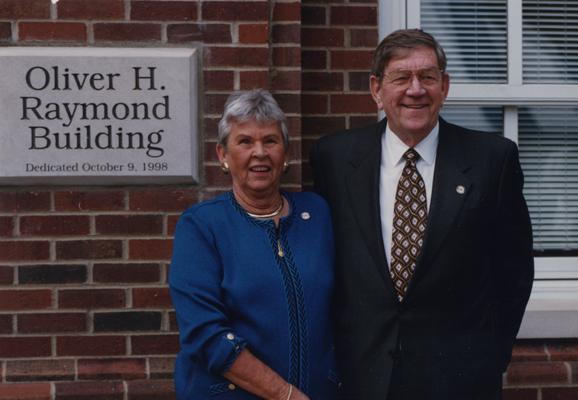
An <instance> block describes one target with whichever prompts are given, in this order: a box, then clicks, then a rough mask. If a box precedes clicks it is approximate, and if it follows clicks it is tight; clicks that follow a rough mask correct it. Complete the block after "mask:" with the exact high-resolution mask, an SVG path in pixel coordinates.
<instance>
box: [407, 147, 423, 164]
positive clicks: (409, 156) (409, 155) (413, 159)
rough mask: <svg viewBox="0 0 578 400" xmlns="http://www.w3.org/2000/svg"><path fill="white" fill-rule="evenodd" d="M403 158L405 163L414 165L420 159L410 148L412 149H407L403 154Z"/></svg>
mask: <svg viewBox="0 0 578 400" xmlns="http://www.w3.org/2000/svg"><path fill="white" fill-rule="evenodd" d="M403 158H404V159H405V160H406V161H410V162H412V163H416V162H417V160H419V158H420V157H419V153H418V152H417V151H415V149H414V148H413V147H412V148H410V149H408V150H407V151H406V152H405V153H403Z"/></svg>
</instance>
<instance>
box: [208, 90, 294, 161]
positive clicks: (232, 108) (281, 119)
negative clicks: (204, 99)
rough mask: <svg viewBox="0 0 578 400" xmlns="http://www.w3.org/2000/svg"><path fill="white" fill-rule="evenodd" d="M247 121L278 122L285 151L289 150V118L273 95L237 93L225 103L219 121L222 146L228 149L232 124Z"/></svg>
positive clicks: (218, 137) (259, 91)
mask: <svg viewBox="0 0 578 400" xmlns="http://www.w3.org/2000/svg"><path fill="white" fill-rule="evenodd" d="M247 121H256V122H259V123H273V122H277V123H278V124H279V127H280V128H281V133H282V136H283V146H284V147H285V150H287V149H288V148H289V130H288V129H287V118H286V117H285V114H284V113H283V111H282V110H281V108H280V107H279V104H277V102H276V101H275V99H274V98H273V96H272V95H271V93H269V92H268V91H267V90H264V89H253V90H249V91H240V92H235V93H233V94H231V95H230V96H229V98H228V99H227V102H226V103H225V111H223V117H222V118H221V120H220V121H219V133H218V136H217V140H218V142H219V144H220V145H222V146H224V147H227V139H228V138H229V134H230V133H231V124H232V123H235V122H237V123H239V122H247Z"/></svg>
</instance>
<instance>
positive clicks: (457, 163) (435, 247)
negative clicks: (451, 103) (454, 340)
mask: <svg viewBox="0 0 578 400" xmlns="http://www.w3.org/2000/svg"><path fill="white" fill-rule="evenodd" d="M439 135H440V136H439V143H438V149H437V156H436V165H435V172H434V181H433V188H432V197H431V203H430V211H429V213H428V224H427V228H426V233H425V240H424V244H423V249H422V253H421V256H420V258H419V260H418V263H417V266H416V271H415V272H414V276H413V278H412V280H411V282H410V285H409V287H408V293H407V295H408V296H409V295H410V294H411V290H412V287H413V286H415V284H416V283H417V282H419V277H420V275H421V274H423V273H426V272H427V269H428V267H430V266H431V265H432V263H433V261H434V258H435V256H436V254H437V252H438V251H439V249H440V247H441V246H442V244H443V242H444V240H445V239H446V237H447V235H448V233H449V232H450V230H451V229H452V227H453V226H454V224H455V221H456V218H457V216H458V215H459V214H460V212H461V209H462V206H463V204H464V201H465V199H466V198H467V196H468V194H469V192H470V189H471V185H472V182H471V180H470V179H469V178H468V177H467V176H466V175H465V171H467V170H468V169H469V168H470V165H469V163H468V161H467V160H466V159H465V158H464V157H463V155H462V153H461V146H460V142H459V137H458V135H457V134H456V132H454V131H453V128H451V126H449V125H448V124H447V123H446V122H445V121H444V120H443V119H441V118H440V134H439Z"/></svg>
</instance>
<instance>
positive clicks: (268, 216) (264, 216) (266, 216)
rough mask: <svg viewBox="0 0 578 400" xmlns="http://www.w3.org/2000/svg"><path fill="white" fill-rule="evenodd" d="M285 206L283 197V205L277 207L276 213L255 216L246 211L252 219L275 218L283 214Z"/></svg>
mask: <svg viewBox="0 0 578 400" xmlns="http://www.w3.org/2000/svg"><path fill="white" fill-rule="evenodd" d="M284 204H285V201H284V198H283V196H281V204H279V207H277V208H276V209H275V211H273V212H271V213H269V214H253V213H250V212H249V211H245V212H246V213H247V214H248V215H249V216H250V217H253V218H273V217H276V216H277V215H279V214H280V213H281V210H282V209H283V205H284Z"/></svg>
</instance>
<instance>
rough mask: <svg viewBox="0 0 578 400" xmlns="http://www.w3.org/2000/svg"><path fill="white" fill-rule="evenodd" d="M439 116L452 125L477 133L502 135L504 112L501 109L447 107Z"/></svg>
mask: <svg viewBox="0 0 578 400" xmlns="http://www.w3.org/2000/svg"><path fill="white" fill-rule="evenodd" d="M441 116H442V117H443V118H444V119H445V120H446V121H448V122H451V123H452V124H456V125H460V126H464V127H466V128H470V129H475V130H478V131H485V132H492V133H500V134H501V133H502V131H503V127H504V110H503V108H502V107H476V106H448V105H445V106H444V107H443V108H442V111H441Z"/></svg>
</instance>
